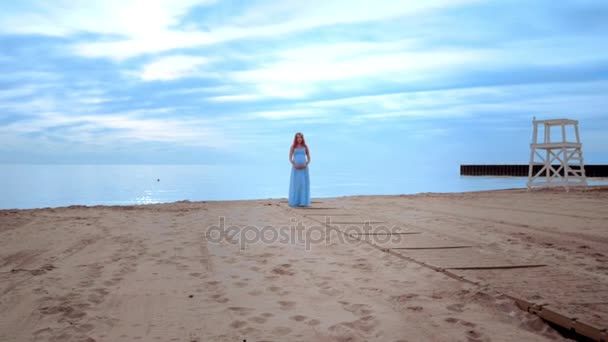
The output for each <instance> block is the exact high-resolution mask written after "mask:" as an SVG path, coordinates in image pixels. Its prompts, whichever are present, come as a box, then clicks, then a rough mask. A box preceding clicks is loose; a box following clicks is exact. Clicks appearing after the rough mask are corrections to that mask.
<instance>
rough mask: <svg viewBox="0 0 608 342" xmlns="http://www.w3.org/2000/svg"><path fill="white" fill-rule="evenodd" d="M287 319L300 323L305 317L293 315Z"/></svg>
mask: <svg viewBox="0 0 608 342" xmlns="http://www.w3.org/2000/svg"><path fill="white" fill-rule="evenodd" d="M289 319H292V320H294V321H296V322H302V321H303V320H305V319H306V316H304V315H295V316H291V317H289Z"/></svg>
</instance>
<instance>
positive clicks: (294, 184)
mask: <svg viewBox="0 0 608 342" xmlns="http://www.w3.org/2000/svg"><path fill="white" fill-rule="evenodd" d="M293 161H294V163H296V164H306V148H305V147H297V148H295V149H294V151H293ZM288 203H289V206H291V207H297V206H305V207H308V206H310V178H309V176H308V167H306V168H304V169H299V170H298V169H296V168H295V167H293V166H292V167H291V179H290V180H289V200H288Z"/></svg>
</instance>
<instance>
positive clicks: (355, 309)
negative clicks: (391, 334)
mask: <svg viewBox="0 0 608 342" xmlns="http://www.w3.org/2000/svg"><path fill="white" fill-rule="evenodd" d="M338 303H340V304H342V308H343V309H344V310H346V311H348V312H351V313H352V314H353V315H355V316H357V317H364V316H369V315H370V314H372V313H373V312H374V311H373V310H371V309H370V306H369V305H367V304H351V303H349V302H346V301H339V302H338Z"/></svg>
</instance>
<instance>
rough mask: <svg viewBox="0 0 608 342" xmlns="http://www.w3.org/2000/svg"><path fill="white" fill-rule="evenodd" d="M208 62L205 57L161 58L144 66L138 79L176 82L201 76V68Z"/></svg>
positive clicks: (179, 56) (180, 56)
mask: <svg viewBox="0 0 608 342" xmlns="http://www.w3.org/2000/svg"><path fill="white" fill-rule="evenodd" d="M207 62H208V61H207V59H206V58H204V57H197V56H186V55H175V56H167V57H162V58H159V59H157V60H155V61H153V62H151V63H148V64H146V65H144V66H143V68H142V69H141V70H140V72H139V73H138V77H139V78H140V79H142V80H144V81H154V80H161V81H167V80H174V79H178V78H183V77H196V76H200V75H201V72H200V70H199V67H200V66H201V65H204V64H206V63H207Z"/></svg>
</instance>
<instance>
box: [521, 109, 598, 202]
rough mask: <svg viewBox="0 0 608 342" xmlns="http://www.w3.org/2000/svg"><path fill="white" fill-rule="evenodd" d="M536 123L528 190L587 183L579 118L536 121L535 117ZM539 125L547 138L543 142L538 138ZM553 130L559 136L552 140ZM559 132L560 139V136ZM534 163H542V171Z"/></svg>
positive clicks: (567, 187)
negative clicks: (536, 169) (567, 135)
mask: <svg viewBox="0 0 608 342" xmlns="http://www.w3.org/2000/svg"><path fill="white" fill-rule="evenodd" d="M533 123H534V132H533V134H532V144H530V168H529V172H528V189H529V190H531V189H532V188H534V187H559V186H562V187H564V188H565V189H566V190H569V188H570V187H571V186H587V178H586V177H585V165H584V163H583V144H581V139H580V136H579V133H578V121H577V120H570V119H552V120H536V117H535V118H534V120H533ZM539 126H540V128H541V129H542V131H543V135H544V139H543V140H542V141H540V142H539V141H538V131H539ZM552 131H554V132H555V131H556V133H557V137H556V136H555V134H554V135H553V137H556V138H558V139H554V140H552V139H551V138H552V135H551V132H552ZM567 132H569V133H570V134H569V135H570V139H572V138H574V139H575V140H568V138H567V137H566V133H567ZM572 133H574V134H572ZM560 135H561V139H559V136H560ZM572 135H574V137H572ZM554 163H555V164H554ZM535 165H539V166H540V170H538V171H536V172H534V171H535V170H534V167H535Z"/></svg>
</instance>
